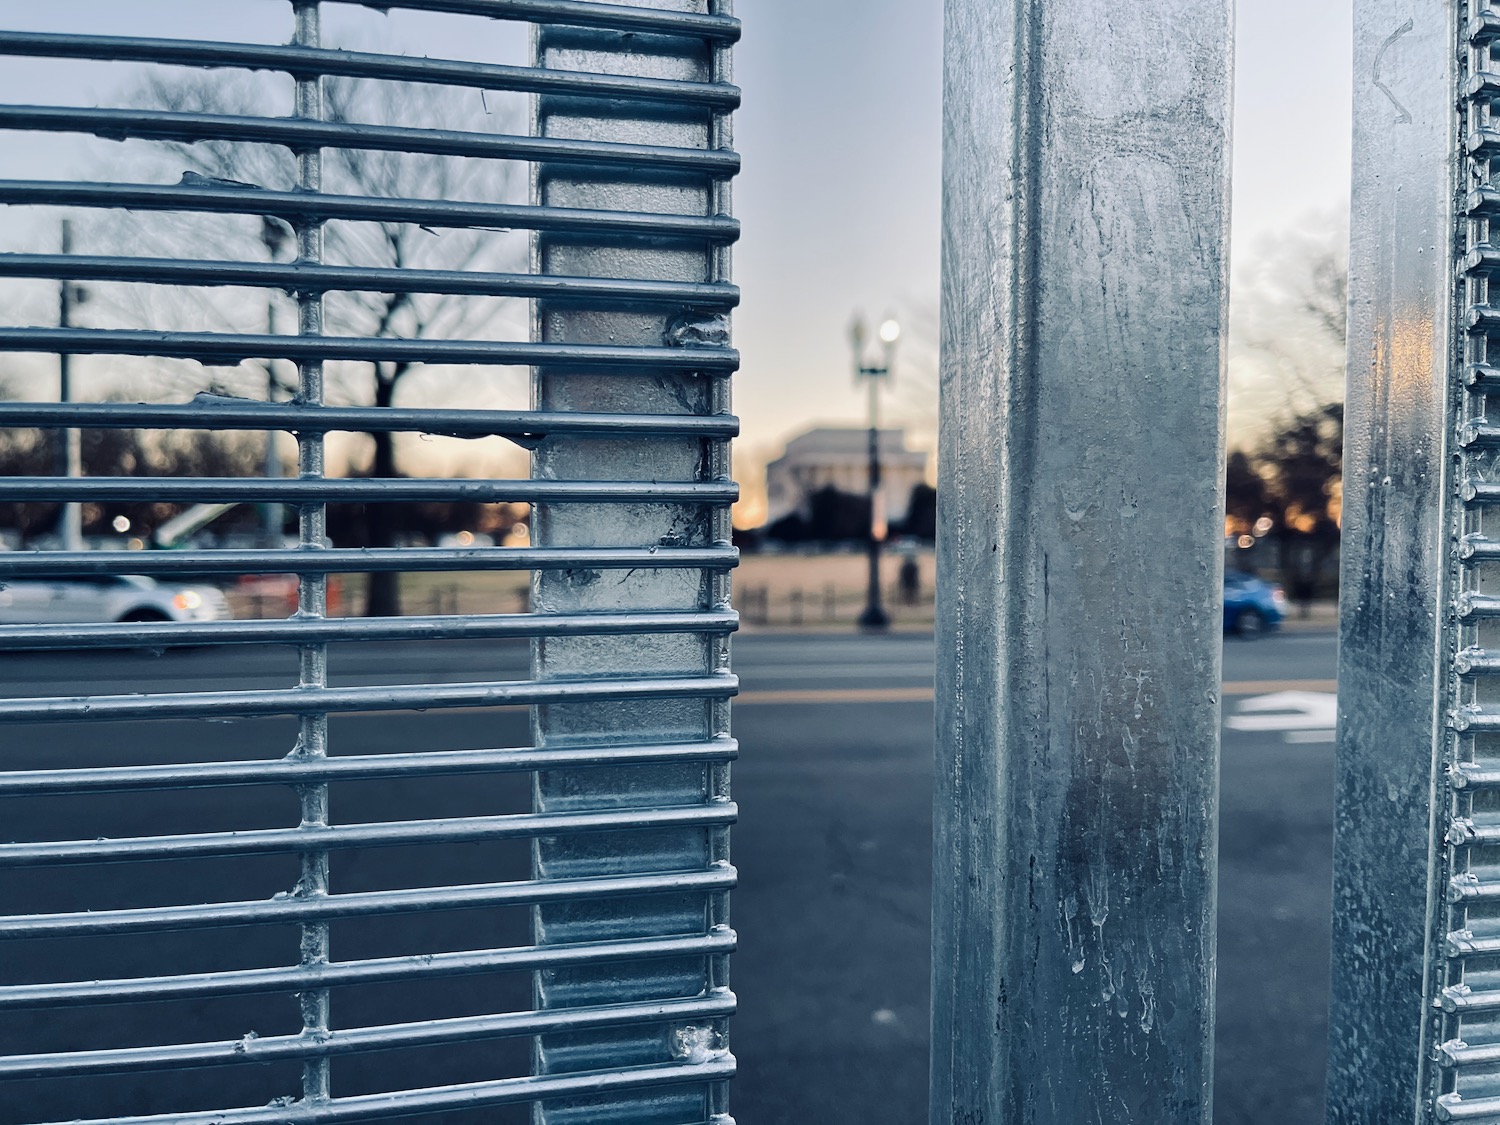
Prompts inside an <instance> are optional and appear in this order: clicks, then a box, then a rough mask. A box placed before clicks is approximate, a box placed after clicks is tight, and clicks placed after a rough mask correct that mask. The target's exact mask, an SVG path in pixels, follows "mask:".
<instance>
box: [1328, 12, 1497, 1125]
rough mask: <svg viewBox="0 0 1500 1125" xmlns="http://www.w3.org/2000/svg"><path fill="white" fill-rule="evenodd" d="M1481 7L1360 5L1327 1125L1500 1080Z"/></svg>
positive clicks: (1420, 1112) (1402, 1116)
mask: <svg viewBox="0 0 1500 1125" xmlns="http://www.w3.org/2000/svg"><path fill="white" fill-rule="evenodd" d="M1487 8H1488V3H1487V2H1485V0H1479V2H1477V3H1473V4H1464V5H1460V4H1451V3H1447V2H1443V0H1358V2H1357V3H1356V4H1355V33H1354V76H1355V89H1354V93H1355V98H1356V105H1358V106H1362V107H1364V109H1363V110H1362V111H1361V112H1358V113H1356V114H1355V118H1354V169H1353V172H1354V182H1353V197H1352V208H1351V216H1352V222H1351V232H1350V250H1349V296H1350V303H1349V353H1348V354H1349V366H1348V380H1349V382H1348V395H1347V402H1346V407H1345V431H1344V432H1345V435H1346V442H1345V456H1344V498H1343V512H1344V516H1343V544H1342V556H1343V562H1342V572H1343V573H1342V594H1341V599H1342V601H1341V606H1340V611H1341V626H1340V635H1339V731H1338V798H1337V800H1338V805H1337V821H1336V835H1335V864H1334V910H1333V997H1332V1017H1331V1021H1330V1023H1331V1026H1330V1045H1329V1062H1328V1065H1329V1071H1328V1120H1329V1122H1332V1123H1344V1122H1348V1123H1350V1125H1353V1123H1354V1122H1361V1123H1363V1122H1368V1121H1381V1122H1393V1123H1399V1122H1415V1121H1423V1122H1425V1121H1430V1120H1433V1119H1434V1118H1436V1119H1437V1120H1449V1119H1463V1120H1484V1121H1500V1099H1496V1098H1495V1097H1494V1096H1493V1093H1494V1068H1493V1064H1492V1063H1490V1062H1488V1061H1487V1060H1485V1059H1483V1058H1474V1057H1466V1052H1465V1046H1466V1045H1465V1044H1464V1043H1462V1042H1457V1040H1460V1039H1461V1038H1462V1037H1464V1036H1467V1037H1468V1038H1470V1039H1472V1040H1474V1044H1475V1045H1476V1046H1480V1048H1481V1053H1482V1051H1483V1047H1482V1045H1483V1044H1484V1043H1486V1042H1487V1041H1489V1040H1492V1038H1493V1031H1492V1030H1491V1029H1492V1028H1493V1012H1494V1010H1495V1006H1496V1003H1497V994H1496V992H1495V991H1494V989H1493V987H1492V986H1489V987H1487V986H1486V983H1485V981H1486V979H1487V977H1488V975H1489V974H1488V972H1485V973H1482V974H1480V975H1475V973H1474V971H1475V970H1489V969H1490V967H1491V966H1492V965H1493V954H1494V952H1495V951H1496V949H1497V948H1500V945H1497V943H1496V942H1495V941H1494V938H1495V932H1494V927H1493V924H1492V923H1490V922H1489V921H1488V920H1487V919H1485V918H1484V917H1483V916H1484V915H1487V914H1491V913H1492V908H1490V907H1489V906H1488V905H1487V904H1486V903H1485V902H1484V899H1485V898H1486V897H1487V895H1486V891H1487V890H1488V891H1489V893H1491V894H1492V893H1493V875H1492V874H1489V875H1486V873H1485V871H1484V867H1485V866H1486V864H1485V863H1484V862H1483V853H1481V852H1479V851H1478V850H1477V849H1474V848H1471V846H1470V845H1471V844H1472V843H1479V844H1483V843H1484V841H1483V840H1476V839H1474V838H1473V837H1472V836H1470V834H1469V831H1468V829H1470V828H1473V827H1475V826H1474V824H1473V822H1472V821H1470V820H1468V816H1469V814H1470V813H1472V812H1473V811H1474V808H1475V806H1476V804H1477V805H1478V806H1479V807H1481V808H1482V807H1483V806H1484V804H1485V803H1486V802H1487V801H1489V800H1491V798H1489V797H1488V795H1487V794H1486V790H1489V791H1493V787H1494V778H1492V777H1487V775H1486V770H1485V762H1484V758H1485V757H1486V756H1487V753H1486V752H1487V751H1488V750H1489V747H1488V746H1487V745H1486V743H1487V736H1486V735H1484V734H1483V733H1481V732H1482V731H1483V729H1484V725H1483V719H1482V716H1481V715H1480V714H1478V713H1476V712H1474V711H1466V705H1467V704H1472V703H1474V702H1475V701H1476V700H1477V699H1478V698H1479V697H1478V696H1477V695H1476V694H1475V690H1476V683H1477V681H1478V680H1479V678H1480V674H1481V673H1483V672H1485V671H1487V669H1486V668H1485V667H1484V665H1485V663H1486V653H1485V652H1484V651H1483V649H1482V648H1480V647H1478V646H1480V645H1483V643H1484V641H1485V634H1486V633H1488V631H1489V628H1490V626H1487V625H1482V619H1483V618H1484V617H1486V616H1487V613H1486V612H1485V611H1486V606H1485V605H1484V604H1483V603H1484V601H1485V599H1484V598H1483V597H1480V598H1479V599H1478V600H1477V601H1476V600H1475V599H1474V598H1473V597H1472V595H1473V594H1479V593H1481V592H1482V589H1483V586H1482V584H1481V581H1480V578H1481V569H1482V568H1481V566H1480V565H1479V564H1480V562H1481V561H1482V559H1483V558H1485V557H1486V555H1485V548H1486V543H1485V541H1484V539H1483V531H1484V528H1483V525H1482V522H1481V521H1482V518H1483V516H1482V510H1481V509H1482V504H1481V503H1470V504H1465V503H1464V502H1463V501H1462V500H1461V499H1460V496H1459V490H1460V483H1461V481H1474V482H1479V481H1482V480H1483V479H1484V477H1486V476H1487V475H1489V474H1492V472H1493V470H1492V469H1490V468H1489V467H1488V464H1487V463H1492V462H1493V453H1492V452H1487V449H1488V450H1489V451H1492V450H1493V447H1494V438H1493V436H1492V435H1489V434H1487V433H1486V432H1485V430H1486V426H1485V425H1484V424H1483V405H1484V393H1483V392H1484V390H1485V389H1486V385H1487V384H1488V377H1487V376H1486V375H1485V374H1484V371H1485V366H1486V356H1485V350H1484V349H1485V343H1484V340H1483V339H1482V335H1481V333H1480V332H1478V331H1476V332H1475V334H1474V336H1473V338H1472V339H1466V328H1465V326H1464V325H1462V324H1461V323H1460V321H1459V315H1458V313H1457V312H1456V307H1457V306H1458V305H1459V304H1460V303H1462V302H1464V297H1465V292H1464V291H1465V289H1466V288H1467V289H1469V291H1470V294H1471V297H1472V303H1473V304H1474V305H1476V306H1478V307H1480V308H1482V307H1483V306H1484V305H1485V304H1486V301H1485V293H1484V276H1485V273H1486V269H1487V267H1483V265H1482V263H1477V262H1476V263H1475V265H1476V266H1479V267H1480V268H1476V269H1473V270H1472V271H1471V276H1472V279H1473V280H1470V281H1465V280H1464V278H1463V277H1462V274H1456V273H1455V269H1456V267H1457V266H1458V261H1457V255H1459V254H1461V253H1462V251H1463V249H1464V248H1465V243H1466V242H1469V243H1471V244H1472V245H1473V246H1474V247H1475V248H1476V249H1479V248H1483V247H1484V244H1485V243H1487V241H1488V231H1487V229H1486V226H1487V222H1488V216H1489V215H1490V214H1493V213H1495V207H1494V200H1493V199H1486V198H1485V189H1486V187H1487V183H1488V180H1489V177H1488V174H1487V171H1486V170H1485V167H1484V165H1483V163H1482V160H1483V159H1484V154H1483V153H1482V152H1480V153H1477V154H1476V159H1475V160H1473V161H1472V162H1471V168H1470V169H1468V170H1467V171H1469V172H1471V173H1472V175H1471V176H1466V175H1465V171H1466V169H1464V168H1463V167H1462V165H1461V164H1460V161H1461V154H1460V151H1459V147H1458V145H1459V140H1457V139H1461V138H1463V137H1464V135H1465V133H1466V132H1469V131H1470V130H1472V133H1471V134H1470V135H1472V136H1474V137H1478V136H1479V135H1480V133H1481V131H1482V129H1483V127H1484V125H1485V124H1486V122H1485V120H1484V119H1485V118H1487V116H1488V111H1487V99H1488V96H1489V95H1488V94H1485V93H1483V91H1482V89H1481V88H1473V89H1469V90H1468V91H1467V94H1468V96H1469V97H1470V98H1472V97H1473V96H1474V95H1479V96H1480V97H1482V98H1483V99H1484V100H1485V102H1486V104H1485V105H1484V106H1481V105H1479V104H1478V103H1477V102H1476V101H1469V102H1468V103H1467V104H1465V101H1464V99H1462V98H1461V96H1460V91H1461V90H1462V89H1463V88H1464V83H1463V79H1464V77H1465V74H1464V72H1465V71H1468V70H1470V69H1472V70H1474V71H1475V72H1477V74H1480V75H1482V74H1483V73H1484V72H1485V71H1487V70H1489V69H1491V66H1490V65H1489V63H1488V54H1489V41H1490V38H1492V37H1493V34H1494V27H1493V22H1492V18H1491V22H1490V23H1489V24H1488V25H1487V24H1486V9H1487ZM1466 17H1472V20H1473V22H1472V24H1469V23H1468V22H1467V20H1466ZM1486 26H1488V27H1489V31H1488V33H1487V32H1486ZM1470 49H1472V50H1473V51H1474V53H1475V54H1474V58H1473V59H1472V60H1471V59H1469V58H1468V57H1467V56H1468V54H1469V51H1470ZM1455 107H1458V110H1457V114H1462V115H1463V119H1460V117H1459V116H1458V115H1457V114H1456V110H1455ZM1470 189H1478V190H1474V191H1473V194H1472V195H1470V196H1469V197H1468V198H1467V199H1465V198H1464V193H1465V191H1466V190H1470ZM1455 200H1458V202H1459V206H1458V210H1457V211H1455ZM1465 211H1468V216H1467V217H1466V216H1465V214H1464V212H1465ZM1481 327H1482V326H1481V325H1479V324H1477V323H1476V325H1475V328H1476V329H1479V328H1481ZM1466 352H1467V353H1468V354H1469V356H1470V362H1469V363H1466V362H1465V354H1466ZM1488 385H1493V384H1488ZM1466 422H1475V423H1478V424H1477V425H1471V426H1468V427H1466V426H1465V423H1466ZM1461 430H1462V431H1463V436H1462V437H1460V431H1461ZM1470 499H1471V500H1476V501H1478V500H1482V498H1481V497H1478V496H1475V497H1471V498H1470ZM1488 557H1489V558H1493V557H1495V556H1494V555H1489V556H1488ZM1466 591H1467V592H1468V593H1466ZM1489 643H1490V647H1491V649H1493V647H1494V644H1493V638H1492V637H1491V639H1490V642H1489ZM1464 646H1470V647H1468V648H1467V649H1465V647H1464ZM1461 650H1463V651H1461ZM1471 726H1472V727H1474V728H1475V729H1473V730H1470V729H1469V728H1470V727H1471ZM1445 767H1446V768H1445ZM1449 769H1451V772H1448V770H1449ZM1491 772H1492V771H1491ZM1476 793H1477V794H1478V795H1477V796H1470V794H1476ZM1480 819H1481V820H1482V819H1483V814H1482V813H1481V814H1480ZM1445 836H1446V837H1448V839H1447V840H1446V841H1445ZM1491 866H1492V865H1491ZM1482 876H1484V877H1483V878H1482ZM1487 884H1488V886H1487ZM1470 895H1472V900H1471V899H1470V897H1469V896H1470ZM1450 898H1451V900H1452V901H1451V902H1450V901H1449V900H1450ZM1476 931H1477V932H1476ZM1486 947H1488V948H1486ZM1466 972H1467V973H1468V974H1469V977H1470V980H1469V981H1468V982H1467V983H1466V981H1465V974H1466ZM1471 985H1472V987H1471ZM1476 1021H1477V1024H1476ZM1444 1040H1448V1042H1446V1043H1444V1042H1443V1041H1444ZM1372 1076H1378V1079H1377V1080H1372ZM1463 1095H1467V1100H1466V1099H1465V1098H1464V1097H1463ZM1476 1098H1477V1100H1475V1099H1476Z"/></svg>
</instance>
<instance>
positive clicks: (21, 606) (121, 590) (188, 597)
mask: <svg viewBox="0 0 1500 1125" xmlns="http://www.w3.org/2000/svg"><path fill="white" fill-rule="evenodd" d="M228 617H230V612H229V602H228V601H226V600H225V598H224V594H223V592H222V591H220V590H216V589H214V587H212V586H185V585H180V584H176V583H170V584H169V583H162V582H157V581H156V580H155V579H154V578H145V577H143V576H141V575H138V574H100V575H92V574H90V575H81V576H78V577H73V578H0V624H6V625H31V624H54V623H60V622H68V621H77V622H82V621H223V620H226V619H227V618H228Z"/></svg>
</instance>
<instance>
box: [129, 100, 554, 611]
mask: <svg viewBox="0 0 1500 1125" xmlns="http://www.w3.org/2000/svg"><path fill="white" fill-rule="evenodd" d="M278 94H279V95H281V96H284V97H285V98H286V99H287V100H288V101H289V98H290V94H289V91H287V90H286V89H285V88H284V87H283V88H282V89H280V90H278V89H277V87H276V86H275V85H274V84H273V83H270V82H268V81H267V80H266V79H264V78H257V77H254V76H245V77H243V78H242V79H240V80H237V81H236V80H230V81H225V80H224V77H223V76H222V75H213V76H207V75H204V76H193V75H189V76H187V77H183V78H175V77H174V78H168V77H164V76H162V75H156V76H154V77H153V78H152V79H151V80H150V81H149V83H148V85H147V86H146V87H145V90H144V93H143V95H142V97H141V99H140V100H141V101H142V102H143V103H144V104H147V105H151V106H154V107H157V108H162V109H169V110H177V111H183V112H194V113H214V114H254V115H274V114H275V113H278V112H284V110H285V106H278V105H273V104H272V102H273V100H275V99H276V98H277V96H278ZM325 101H326V105H327V109H328V116H329V118H330V119H331V120H334V121H347V122H356V121H380V122H383V123H390V124H420V125H424V126H434V127H443V128H468V129H473V130H476V131H477V130H486V131H489V130H494V129H496V127H497V124H498V123H500V122H501V121H503V120H504V119H503V118H497V117H496V116H494V115H492V114H490V113H489V107H488V106H487V105H486V103H485V101H484V99H483V98H482V96H481V95H480V94H479V92H477V91H455V90H452V89H448V88H443V87H435V86H427V85H408V84H398V83H356V82H352V81H344V80H338V79H331V80H329V81H328V82H327V86H326V93H325ZM155 159H156V161H157V164H158V166H161V164H162V162H163V159H165V161H166V162H167V165H168V167H169V168H170V171H171V172H182V171H186V172H187V173H190V174H193V175H199V176H204V177H208V178H211V179H214V180H224V181H233V182H237V183H247V184H252V185H254V186H257V187H264V188H270V189H275V190H288V189H290V188H291V187H292V186H293V185H294V183H295V173H296V169H295V161H294V159H293V157H292V155H291V154H290V153H289V152H288V151H287V150H285V149H282V148H279V147H275V146H266V145H250V144H240V143H233V142H226V141H204V142H197V143H179V142H166V143H163V144H161V145H158V146H156V157H155ZM169 174H170V173H169ZM323 186H324V189H325V190H327V191H329V192H335V193H348V194H355V195H366V196H374V197H381V198H415V199H482V200H486V201H505V200H513V199H515V198H516V197H517V196H518V195H519V194H520V193H521V192H522V191H524V179H523V177H522V176H521V175H520V174H519V172H518V170H517V168H516V166H515V165H513V164H511V163H509V162H499V161H479V160H467V159H460V158H454V157H445V156H435V155H429V154H421V153H397V152H380V151H369V150H361V149H330V150H328V151H327V152H326V153H325V156H324V173H323ZM144 231H150V232H152V233H151V234H149V235H148V237H151V238H160V239H162V240H163V241H164V242H167V243H169V245H164V246H161V247H159V249H158V252H163V251H165V252H174V251H179V252H180V250H181V248H182V247H183V246H186V245H189V244H196V245H202V244H204V240H205V239H211V241H209V242H208V244H209V245H213V246H215V248H216V254H217V255H218V256H225V257H240V258H245V259H251V260H253V259H255V258H257V257H261V258H263V257H265V256H267V255H269V256H270V257H272V258H273V259H274V258H278V257H283V258H284V257H288V256H290V255H293V254H295V249H294V247H295V240H294V239H293V238H292V237H291V231H290V229H289V228H286V227H285V224H283V223H282V222H281V221H280V220H278V219H272V218H264V219H262V220H260V221H259V222H258V223H257V222H226V221H225V219H224V218H223V217H221V216H215V217H213V218H212V219H211V220H208V219H205V218H204V217H202V216H191V215H187V216H174V217H172V219H171V221H170V222H169V223H164V222H162V221H161V220H160V217H153V220H152V221H151V222H150V223H149V224H148V225H147V226H145V227H140V228H138V230H137V231H136V232H134V233H132V234H131V235H130V237H132V238H134V239H136V240H137V243H136V244H137V245H138V246H139V245H140V244H141V243H140V234H141V232H144ZM210 232H211V233H210ZM324 237H325V258H326V260H327V261H328V262H330V263H334V264H344V265H360V266H376V267H387V268H413V269H450V270H503V269H507V268H509V269H515V268H516V267H517V266H518V265H519V264H521V262H522V261H523V255H524V253H525V243H524V241H522V240H521V239H520V237H519V236H517V235H515V234H514V233H512V232H503V231H493V230H481V229H468V230H453V229H442V230H434V229H430V228H427V227H421V226H417V225H413V224H410V223H397V222H374V223H352V222H349V223H346V222H331V223H329V224H327V226H326V227H325V232H324ZM147 244H148V245H149V242H148V243H147ZM179 292H181V291H179ZM190 300H192V301H194V302H196V306H195V308H194V309H193V310H191V311H188V312H187V313H186V315H187V316H189V317H192V318H194V319H197V318H201V317H203V316H204V315H207V316H208V317H209V318H210V319H211V320H215V321H217V322H220V323H225V324H228V325H231V326H235V327H236V328H237V329H238V330H241V331H259V330H262V327H263V326H262V325H260V324H255V323H254V321H255V320H256V319H258V316H257V313H256V311H255V306H254V304H253V303H246V302H244V301H242V300H241V301H238V302H233V301H228V300H226V299H225V298H224V296H223V295H222V294H215V293H210V292H204V291H196V292H193V294H192V296H191V298H190ZM278 302H284V298H279V297H277V296H275V295H272V296H271V297H270V298H269V304H268V310H269V314H270V315H271V316H274V315H275V310H276V309H277V307H278ZM516 307H518V306H517V303H515V302H511V301H507V300H506V299H504V298H490V297H475V296H468V295H454V294H432V293H420V294H413V293H378V292H336V293H330V294H328V295H327V297H326V298H325V305H324V320H325V324H326V325H327V327H328V329H329V330H330V331H331V332H332V333H334V334H339V335H350V336H361V337H393V338H402V339H414V338H423V337H427V338H464V337H473V336H476V335H480V334H482V332H483V331H484V330H485V329H486V328H487V327H488V326H490V325H492V324H493V323H494V322H495V321H496V320H497V319H499V318H501V317H502V316H503V315H504V313H505V312H506V311H507V308H511V309H514V308H516ZM292 311H293V310H292V309H291V308H290V307H287V308H286V309H285V313H286V315H287V316H288V317H290V316H291V314H292ZM157 315H162V313H161V311H160V310H159V311H158V314H157ZM165 315H166V316H168V317H171V318H173V319H181V317H182V316H183V315H184V310H181V309H177V310H166V312H165ZM247 322H248V323H247ZM420 366H421V365H420V364H414V363H412V362H410V361H381V362H373V363H368V364H355V363H338V364H330V365H329V385H330V397H333V398H337V399H342V400H343V401H350V402H363V403H369V404H372V405H375V406H391V405H393V404H395V403H396V401H397V399H398V396H399V395H400V394H401V393H402V388H403V387H404V385H405V384H406V383H407V382H408V381H409V378H410V376H411V375H412V374H413V372H414V371H416V370H417V369H418V368H419V367H420ZM370 441H371V446H370V455H369V461H368V463H367V465H366V466H365V467H364V468H363V470H362V471H364V472H368V473H369V474H370V475H372V476H375V477H394V476H397V475H399V474H400V466H399V463H398V442H397V439H396V437H395V435H393V434H390V433H380V434H374V435H372V436H371V438H370ZM388 509H389V506H388V505H382V504H370V505H367V506H366V507H365V509H364V515H363V519H362V520H360V521H356V522H354V523H353V524H352V525H351V524H350V523H349V522H348V521H340V524H341V525H342V526H353V527H356V528H358V529H359V531H358V532H357V533H356V534H357V536H358V541H357V542H355V543H353V544H351V545H358V546H389V545H392V542H393V536H394V534H395V530H396V529H395V526H394V524H393V522H392V520H391V518H390V515H391V513H390V512H389V510H388ZM399 579H400V576H399V575H398V574H378V575H372V576H371V581H370V583H369V584H368V587H367V590H368V593H367V598H366V607H365V608H366V613H368V614H370V615H390V614H395V613H399V612H400V603H399Z"/></svg>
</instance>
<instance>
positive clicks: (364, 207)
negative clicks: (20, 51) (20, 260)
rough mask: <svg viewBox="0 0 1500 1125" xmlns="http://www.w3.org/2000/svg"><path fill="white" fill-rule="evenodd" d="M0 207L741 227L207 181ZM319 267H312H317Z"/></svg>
mask: <svg viewBox="0 0 1500 1125" xmlns="http://www.w3.org/2000/svg"><path fill="white" fill-rule="evenodd" d="M0 203H8V204H14V205H17V206H33V207H35V206H47V207H94V208H111V209H112V208H125V209H128V210H131V211H183V212H204V213H208V214H217V215H269V216H271V217H272V218H276V219H282V220H285V221H287V222H296V221H302V222H308V221H327V220H339V221H343V222H351V223H411V224H413V225H415V226H424V227H450V228H457V229H464V228H474V229H482V230H487V229H501V228H515V229H517V230H527V231H548V232H552V233H558V234H571V235H592V236H600V237H611V238H621V239H626V238H629V239H638V240H647V241H650V242H653V243H659V242H670V241H674V240H693V241H704V242H723V243H727V242H733V241H734V240H735V239H737V238H738V237H739V233H740V228H739V224H738V223H737V222H736V221H735V220H733V219H731V218H729V217H728V216H725V215H659V214H654V213H650V212H642V211H618V210H604V209H590V208H584V207H533V206H526V205H520V204H506V203H482V202H476V201H472V200H455V199H402V198H381V197H376V196H361V195H338V194H336V193H327V194H318V195H311V194H307V193H302V192H295V191H271V190H268V189H262V188H258V187H255V186H254V185H251V184H237V185H227V186H226V185H224V184H216V183H214V182H212V181H210V180H207V179H205V178H204V177H202V176H199V177H197V178H196V179H191V178H189V177H184V182H182V183H178V184H171V185H167V184H141V183H110V182H101V183H87V182H83V183H80V182H76V181H64V180H0ZM316 264H317V263H315V265H316Z"/></svg>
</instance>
